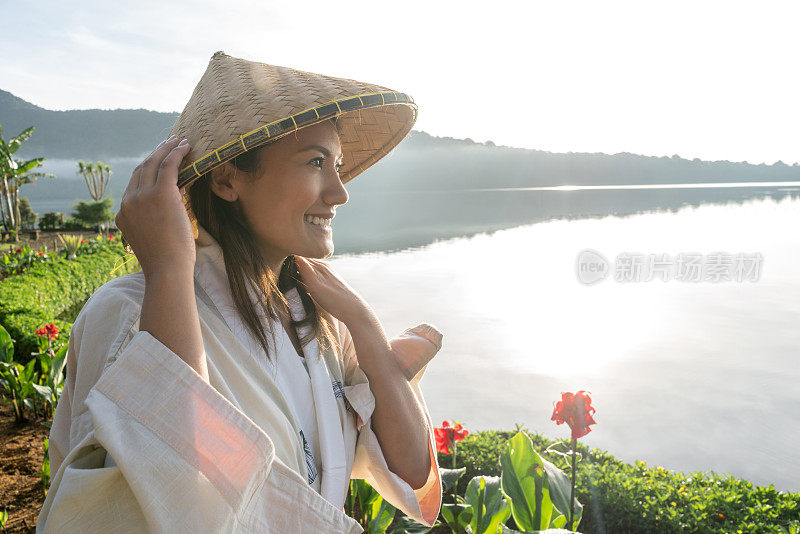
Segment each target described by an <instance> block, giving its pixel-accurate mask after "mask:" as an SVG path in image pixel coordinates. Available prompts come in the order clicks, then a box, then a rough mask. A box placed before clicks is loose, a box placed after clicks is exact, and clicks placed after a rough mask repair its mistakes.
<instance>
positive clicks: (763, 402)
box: [333, 197, 800, 491]
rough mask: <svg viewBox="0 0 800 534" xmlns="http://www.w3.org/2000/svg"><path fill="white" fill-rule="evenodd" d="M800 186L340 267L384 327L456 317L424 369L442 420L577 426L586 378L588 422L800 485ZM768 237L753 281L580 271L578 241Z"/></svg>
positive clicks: (670, 455) (649, 444)
mask: <svg viewBox="0 0 800 534" xmlns="http://www.w3.org/2000/svg"><path fill="white" fill-rule="evenodd" d="M798 208H800V201H798V199H796V198H795V197H792V198H784V199H782V200H780V201H775V200H772V199H761V200H755V201H747V202H744V203H742V204H737V203H731V204H727V205H704V206H701V207H686V208H684V209H681V210H679V211H678V212H677V213H670V212H663V213H648V214H640V215H633V216H628V217H624V218H621V217H616V216H606V217H604V218H602V219H599V220H573V221H570V220H555V221H549V222H543V223H539V224H528V225H524V226H520V227H517V228H513V229H507V230H501V231H497V232H493V233H480V234H477V235H474V236H471V237H466V238H456V239H452V240H448V241H439V242H436V243H433V244H431V245H429V246H427V247H424V248H419V249H415V250H409V251H404V252H399V253H391V254H390V253H372V254H362V255H358V256H348V255H344V256H338V257H335V259H334V260H333V265H334V267H335V268H336V269H337V270H338V271H339V272H341V273H342V274H343V276H344V277H345V279H347V280H348V281H349V282H350V283H351V284H352V285H353V286H354V287H355V288H356V289H357V290H358V291H359V292H360V293H361V294H362V295H363V296H364V297H365V298H366V299H367V301H368V302H370V303H371V304H372V305H373V307H375V309H376V311H377V312H378V314H379V316H380V317H381V318H382V320H383V321H384V325H385V326H386V328H387V333H390V334H396V333H399V332H400V331H402V329H404V328H406V327H408V326H411V325H412V324H415V322H416V321H427V322H430V323H432V324H435V325H436V326H437V327H438V328H440V329H441V330H442V331H443V332H444V333H445V339H444V347H443V349H442V351H441V352H440V354H439V355H438V356H437V358H436V360H435V364H434V365H432V366H431V367H430V368H429V369H428V371H427V374H426V378H425V380H424V388H423V389H424V391H425V395H426V399H427V402H428V406H429V407H430V409H431V415H432V417H433V419H434V420H436V421H441V420H442V419H451V418H457V419H460V420H462V421H463V422H465V423H466V424H467V425H469V427H471V428H472V429H488V428H492V429H497V428H513V426H514V423H516V422H522V423H525V424H527V425H528V426H529V427H530V428H531V429H533V430H535V431H540V432H544V433H546V434H547V435H550V436H554V437H566V434H565V432H563V431H562V430H563V429H561V428H557V427H555V425H554V424H553V423H551V422H550V414H551V413H552V408H553V407H552V401H553V400H555V399H558V398H560V392H561V391H575V390H578V389H587V390H589V391H591V392H592V395H593V397H594V399H595V403H594V404H595V406H596V407H597V409H598V413H597V416H596V417H595V419H596V420H597V421H598V426H597V427H596V428H595V429H594V431H593V432H592V433H591V434H589V435H588V436H587V437H586V438H584V439H585V443H586V444H587V445H588V446H593V447H600V448H603V449H607V450H609V451H611V452H613V453H614V454H615V455H617V456H618V457H620V458H622V459H624V460H627V461H633V460H635V459H643V460H645V461H648V462H650V463H655V464H659V465H663V466H664V467H666V468H669V469H675V470H679V471H685V472H688V471H693V470H711V469H714V470H716V471H717V472H731V473H733V474H735V475H737V476H741V477H744V478H747V479H748V480H751V481H753V482H754V483H757V484H765V485H767V484H770V483H773V484H775V486H776V487H778V488H779V489H788V490H793V491H798V490H800V452H799V451H798V450H797V448H796V447H794V446H793V444H794V443H796V441H797V439H798V438H800V414H797V413H796V411H795V410H792V409H791V408H789V407H792V406H797V405H798V404H799V403H800V390H798V388H797V387H796V384H797V383H798V381H800V368H798V366H797V356H798V348H797V347H800V330H798V329H797V326H796V325H797V324H798V322H800V282H798V276H797V274H796V273H797V272H798V270H799V269H800V244H798V242H797V240H796V239H795V237H794V233H793V232H792V231H791V229H793V228H796V227H797V225H798V223H800V210H798ZM584 248H593V249H595V250H598V251H599V252H602V253H603V254H604V255H605V256H606V257H607V258H609V259H612V258H614V257H615V256H616V255H617V254H619V253H621V252H634V251H636V252H642V253H669V254H672V255H675V254H677V253H679V252H698V253H701V254H709V253H711V252H715V251H726V252H730V253H737V252H760V253H761V254H762V255H763V257H764V264H763V269H762V273H761V278H760V280H759V281H757V282H743V283H737V282H721V283H709V282H707V283H690V282H679V281H675V280H673V281H669V282H662V281H660V280H658V279H656V280H653V281H651V282H641V283H628V284H625V283H620V282H615V281H614V280H613V277H612V278H610V279H607V280H605V281H604V282H601V283H599V284H597V285H594V286H586V285H583V284H581V283H579V282H578V280H577V278H576V275H575V265H574V263H575V260H576V256H577V254H578V252H579V251H580V250H582V249H584Z"/></svg>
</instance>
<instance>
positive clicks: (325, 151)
mask: <svg viewBox="0 0 800 534" xmlns="http://www.w3.org/2000/svg"><path fill="white" fill-rule="evenodd" d="M306 150H319V151H320V152H322V154H323V155H324V156H325V157H326V158H329V157H331V152H330V150H328V149H327V148H325V147H324V146H322V145H308V146H307V147H304V148H301V149H300V150H298V151H297V152H305V151H306ZM339 156H342V154H341V152H340V153H339Z"/></svg>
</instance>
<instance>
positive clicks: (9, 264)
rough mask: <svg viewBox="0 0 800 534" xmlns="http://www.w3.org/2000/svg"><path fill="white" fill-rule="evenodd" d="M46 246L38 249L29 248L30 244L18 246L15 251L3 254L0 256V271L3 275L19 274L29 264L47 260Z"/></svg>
mask: <svg viewBox="0 0 800 534" xmlns="http://www.w3.org/2000/svg"><path fill="white" fill-rule="evenodd" d="M49 259H50V257H49V255H48V254H47V247H46V246H43V247H41V248H40V249H39V250H38V251H34V250H33V249H31V246H30V245H25V246H23V247H19V248H17V249H16V251H14V252H11V253H7V254H3V257H2V258H0V273H2V274H3V276H13V275H16V274H20V273H21V272H23V271H24V270H26V269H27V268H28V267H30V266H31V265H34V264H36V263H42V262H45V261H47V260H49Z"/></svg>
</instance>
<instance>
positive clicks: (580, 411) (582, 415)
mask: <svg viewBox="0 0 800 534" xmlns="http://www.w3.org/2000/svg"><path fill="white" fill-rule="evenodd" d="M554 404H555V409H554V410H553V415H552V417H550V420H551V421H555V422H556V424H557V425H560V424H561V423H567V424H568V425H569V427H570V428H571V429H572V439H578V438H580V437H582V436H585V435H586V434H588V433H589V432H591V431H592V429H591V428H589V425H596V424H597V422H596V421H595V420H594V419H592V414H593V413H594V412H595V409H594V408H593V407H592V399H591V397H589V393H588V392H587V391H584V390H580V391H578V392H577V393H570V392H563V391H562V392H561V400H560V401H558V403H555V402H554Z"/></svg>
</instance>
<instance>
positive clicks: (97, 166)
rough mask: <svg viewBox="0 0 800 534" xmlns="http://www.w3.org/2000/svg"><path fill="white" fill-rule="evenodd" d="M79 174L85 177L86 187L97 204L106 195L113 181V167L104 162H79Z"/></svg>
mask: <svg viewBox="0 0 800 534" xmlns="http://www.w3.org/2000/svg"><path fill="white" fill-rule="evenodd" d="M78 174H80V175H81V176H83V179H84V180H85V181H86V187H88V188H89V195H90V196H91V197H92V199H94V201H95V202H97V201H99V200H100V199H102V198H103V196H104V195H105V194H106V188H107V187H108V182H109V180H110V179H111V174H112V172H111V166H110V165H106V164H105V163H103V162H102V161H98V162H97V163H92V162H89V163H85V162H83V161H79V162H78Z"/></svg>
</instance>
